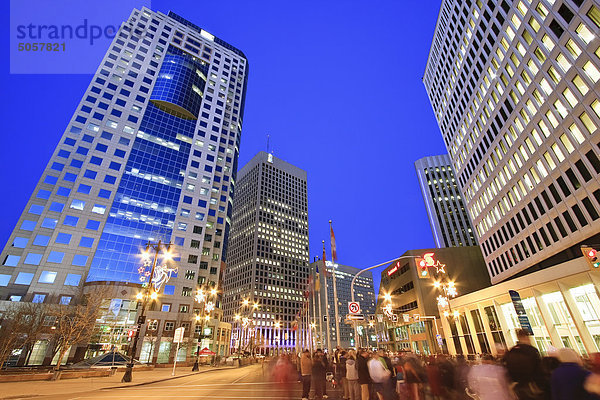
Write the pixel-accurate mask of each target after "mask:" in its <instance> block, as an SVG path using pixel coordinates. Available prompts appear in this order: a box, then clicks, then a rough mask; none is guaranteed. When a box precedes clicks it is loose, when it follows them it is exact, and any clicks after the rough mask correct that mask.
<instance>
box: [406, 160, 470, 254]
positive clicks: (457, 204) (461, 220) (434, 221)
mask: <svg viewBox="0 0 600 400" xmlns="http://www.w3.org/2000/svg"><path fill="white" fill-rule="evenodd" d="M415 169H416V170H417V178H418V179H419V186H420V187H421V193H422V194H423V200H424V201H425V207H426V209H427V216H428V217H429V224H430V225H431V232H432V233H433V239H434V240H435V244H436V246H437V247H454V246H477V239H476V238H475V231H474V230H473V228H472V225H471V221H470V219H469V214H468V213H467V210H466V209H465V205H464V202H463V199H462V194H461V193H460V188H459V186H458V182H456V179H455V176H454V171H453V170H452V162H451V160H450V157H449V156H448V155H447V154H444V155H440V156H430V157H423V158H421V159H419V160H417V161H416V162H415Z"/></svg>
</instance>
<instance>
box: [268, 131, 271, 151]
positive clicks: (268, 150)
mask: <svg viewBox="0 0 600 400" xmlns="http://www.w3.org/2000/svg"><path fill="white" fill-rule="evenodd" d="M270 138H271V137H270V136H269V134H268V133H267V154H269V139H270Z"/></svg>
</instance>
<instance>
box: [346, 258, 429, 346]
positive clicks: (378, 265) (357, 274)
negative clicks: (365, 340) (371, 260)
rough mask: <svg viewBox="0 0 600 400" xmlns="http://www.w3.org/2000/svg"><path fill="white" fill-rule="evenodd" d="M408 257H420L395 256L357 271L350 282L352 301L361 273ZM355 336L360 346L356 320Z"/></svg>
mask: <svg viewBox="0 0 600 400" xmlns="http://www.w3.org/2000/svg"><path fill="white" fill-rule="evenodd" d="M407 258H419V257H417V256H400V257H398V258H394V259H393V260H390V261H386V262H383V263H381V264H377V265H373V266H371V267H367V268H364V269H361V270H360V271H358V272H357V273H356V275H354V277H353V278H352V282H351V283H350V293H351V295H352V301H353V302H354V301H355V297H354V283H355V282H356V278H358V277H359V275H361V274H362V273H363V272H367V271H370V270H372V269H374V268H378V267H381V266H384V265H386V264H391V263H393V262H396V261H400V260H403V259H407ZM390 299H391V297H390ZM354 337H355V338H357V346H356V347H357V348H358V330H357V323H356V321H354Z"/></svg>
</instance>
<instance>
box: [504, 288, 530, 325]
mask: <svg viewBox="0 0 600 400" xmlns="http://www.w3.org/2000/svg"><path fill="white" fill-rule="evenodd" d="M508 294H509V295H510V299H511V300H512V303H513V306H514V307H515V312H516V313H517V318H519V324H521V328H522V329H524V330H526V331H527V332H528V333H529V334H530V335H531V336H533V329H531V324H530V323H529V318H527V313H526V312H525V307H523V302H522V301H521V296H520V295H519V292H517V291H516V290H509V291H508Z"/></svg>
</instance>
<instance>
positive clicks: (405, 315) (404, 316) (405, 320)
mask: <svg viewBox="0 0 600 400" xmlns="http://www.w3.org/2000/svg"><path fill="white" fill-rule="evenodd" d="M402 320H403V321H404V322H410V314H402Z"/></svg>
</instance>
